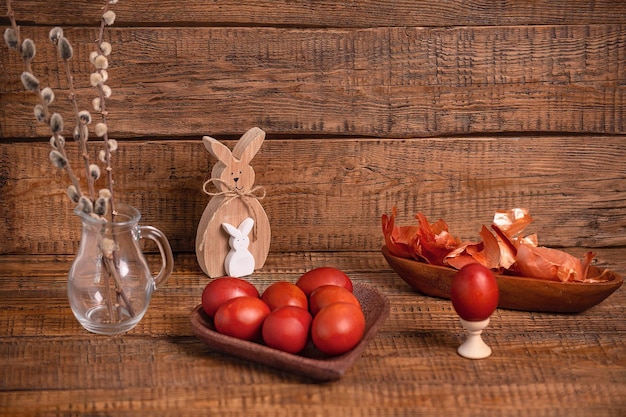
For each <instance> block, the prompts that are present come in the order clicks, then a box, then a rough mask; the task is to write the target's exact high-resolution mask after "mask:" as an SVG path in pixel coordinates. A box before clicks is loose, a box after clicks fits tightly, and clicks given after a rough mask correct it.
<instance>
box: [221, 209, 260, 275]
mask: <svg viewBox="0 0 626 417" xmlns="http://www.w3.org/2000/svg"><path fill="white" fill-rule="evenodd" d="M253 225H254V220H252V218H250V217H247V218H245V219H244V221H242V222H241V224H240V225H239V227H235V226H233V225H232V224H230V223H222V227H223V228H224V230H226V232H227V233H228V234H229V235H230V238H229V240H228V244H229V245H230V252H228V255H226V260H225V261H224V269H226V274H227V275H229V276H231V277H244V276H246V275H250V274H252V273H253V272H254V256H252V254H251V253H250V251H249V250H248V246H249V245H250V238H248V233H250V231H251V230H252V226H253Z"/></svg>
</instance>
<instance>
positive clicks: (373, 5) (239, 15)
mask: <svg viewBox="0 0 626 417" xmlns="http://www.w3.org/2000/svg"><path fill="white" fill-rule="evenodd" d="M13 3H15V4H14V9H15V12H16V14H17V15H18V16H20V17H21V19H22V20H23V21H25V23H27V24H31V23H32V22H34V23H36V24H41V25H77V24H78V25H96V24H97V23H98V11H99V10H100V7H101V2H90V1H84V0H83V1H65V2H61V3H59V4H55V3H43V4H42V3H41V2H38V1H32V0H30V1H14V2H13ZM113 9H114V10H115V11H116V12H117V15H118V18H117V21H116V22H117V24H118V25H123V26H126V25H137V26H138V25H165V26H179V25H185V26H193V25H211V26H214V25H251V26H256V25H262V26H266V25H268V26H299V27H306V26H313V27H376V26H413V25H420V26H456V25H460V26H465V25H479V26H481V25H510V24H512V25H528V24H563V23H566V24H580V23H584V24H587V23H593V24H598V23H618V22H620V23H624V22H626V6H625V5H624V3H623V2H622V1H620V0H602V1H594V2H589V1H585V0H555V1H547V0H535V1H532V2H498V3H493V2H492V3H489V4H485V3H484V2H479V1H461V0H454V1H447V2H445V3H444V2H432V1H424V0H417V1H413V0H404V1H394V2H379V1H372V0H367V1H358V2H337V1H316V2H310V1H304V0H299V1H285V0H279V1H271V0H266V1H254V2H245V3H241V2H238V1H233V0H230V1H220V2H206V1H202V0H194V1H186V2H185V7H181V6H180V2H178V1H175V0H161V1H159V2H158V3H156V2H148V1H133V2H119V3H117V4H116V5H115V6H113ZM0 22H2V23H3V20H0Z"/></svg>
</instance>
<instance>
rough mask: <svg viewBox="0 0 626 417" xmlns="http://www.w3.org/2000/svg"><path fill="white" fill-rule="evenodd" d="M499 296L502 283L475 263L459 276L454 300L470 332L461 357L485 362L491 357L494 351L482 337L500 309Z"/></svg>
mask: <svg viewBox="0 0 626 417" xmlns="http://www.w3.org/2000/svg"><path fill="white" fill-rule="evenodd" d="M498 297H499V292H498V282H497V281H496V278H495V276H494V274H493V272H491V270H490V269H488V268H486V267H484V266H482V265H480V264H477V263H473V264H469V265H466V266H464V267H463V268H461V269H460V270H459V271H458V272H457V273H456V275H455V276H454V279H453V280H452V286H451V288H450V299H451V300H452V306H453V307H454V310H455V311H456V312H457V314H458V315H459V316H460V318H461V324H462V325H463V328H464V329H465V330H466V331H467V333H468V336H467V340H466V341H465V343H463V344H462V345H461V346H459V348H458V353H459V355H461V356H463V357H465V358H469V359H483V358H486V357H488V356H489V355H491V348H490V347H489V346H487V344H486V343H485V342H484V341H483V339H482V337H481V334H482V332H483V330H484V329H485V328H486V327H487V326H488V325H489V317H490V316H491V314H492V313H493V312H494V311H495V309H496V307H497V306H498Z"/></svg>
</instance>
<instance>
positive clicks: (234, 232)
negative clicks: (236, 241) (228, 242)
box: [222, 223, 241, 237]
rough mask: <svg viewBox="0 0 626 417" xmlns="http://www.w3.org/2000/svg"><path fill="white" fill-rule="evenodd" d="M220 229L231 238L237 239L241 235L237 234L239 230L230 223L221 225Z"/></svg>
mask: <svg viewBox="0 0 626 417" xmlns="http://www.w3.org/2000/svg"><path fill="white" fill-rule="evenodd" d="M222 227H223V228H224V230H225V231H226V233H228V234H229V235H231V236H232V237H238V236H240V235H241V232H239V229H237V228H236V227H235V226H233V225H232V224H230V223H222Z"/></svg>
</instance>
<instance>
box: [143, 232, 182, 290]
mask: <svg viewBox="0 0 626 417" xmlns="http://www.w3.org/2000/svg"><path fill="white" fill-rule="evenodd" d="M139 230H140V236H141V238H146V239H150V240H153V241H154V242H155V243H156V244H157V247H158V248H159V252H160V253H161V270H160V271H159V273H158V274H157V275H156V276H155V277H154V289H155V290H156V289H157V288H158V287H159V286H161V285H162V284H165V283H166V282H167V279H168V278H169V277H170V275H171V274H172V271H173V270H174V255H172V248H171V247H170V243H169V241H168V240H167V237H165V234H164V233H163V232H162V231H160V230H159V229H157V228H156V227H152V226H140V228H139Z"/></svg>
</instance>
